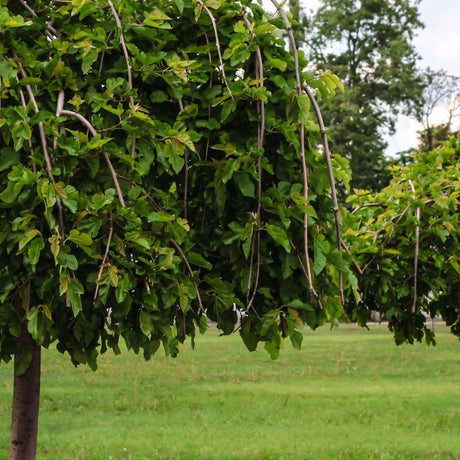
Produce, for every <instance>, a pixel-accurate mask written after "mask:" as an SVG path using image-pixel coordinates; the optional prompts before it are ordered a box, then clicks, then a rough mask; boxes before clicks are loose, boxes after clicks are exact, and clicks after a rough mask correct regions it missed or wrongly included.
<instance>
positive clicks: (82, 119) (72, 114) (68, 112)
mask: <svg viewBox="0 0 460 460" xmlns="http://www.w3.org/2000/svg"><path fill="white" fill-rule="evenodd" d="M61 116H63V117H65V116H67V117H74V118H76V119H77V120H79V121H80V122H81V123H82V124H83V125H85V126H86V127H87V128H88V131H89V132H90V133H91V135H92V136H95V135H96V134H97V131H96V129H95V128H94V126H93V125H92V124H91V123H90V122H89V121H88V120H87V119H86V118H85V117H84V116H83V115H81V114H79V113H77V112H73V111H72V110H61ZM102 156H103V157H104V160H105V162H106V163H107V166H108V167H109V170H110V174H111V175H112V180H113V183H114V185H115V189H116V191H117V195H118V200H119V201H120V205H121V207H122V208H125V207H126V205H125V199H124V198H123V193H122V191H121V188H120V183H119V182H118V177H117V173H116V171H115V169H114V167H113V165H112V162H111V161H110V158H109V156H108V155H107V153H106V152H104V151H102Z"/></svg>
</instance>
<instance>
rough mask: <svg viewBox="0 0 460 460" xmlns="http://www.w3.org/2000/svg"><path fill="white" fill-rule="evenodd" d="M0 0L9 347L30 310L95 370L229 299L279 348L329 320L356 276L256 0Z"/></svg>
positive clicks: (284, 61)
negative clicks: (102, 360) (103, 359)
mask: <svg viewBox="0 0 460 460" xmlns="http://www.w3.org/2000/svg"><path fill="white" fill-rule="evenodd" d="M0 5H2V6H1V7H0V33H1V35H0V55H1V61H0V69H1V76H2V79H1V89H0V97H1V99H0V101H1V112H0V130H1V136H2V139H3V146H2V148H1V149H0V183H1V193H0V200H1V201H0V242H1V245H0V259H1V268H0V358H1V359H2V360H9V359H10V358H11V356H12V355H13V354H14V353H15V352H17V351H18V348H17V347H18V345H17V343H18V342H17V337H18V336H19V334H20V332H21V328H22V327H23V326H24V325H26V326H27V329H28V331H29V332H30V333H31V334H32V336H33V338H34V339H35V341H36V342H37V343H38V344H40V345H43V346H44V347H47V346H48V345H49V344H50V343H52V342H56V343H57V348H58V350H60V351H61V352H68V353H69V355H70V357H71V359H72V362H73V363H74V364H78V363H88V364H89V365H90V366H91V367H92V368H95V367H96V358H97V355H98V354H99V353H101V352H104V351H106V350H107V349H108V348H111V349H113V350H114V351H115V352H116V353H118V352H119V347H118V342H119V338H120V337H123V338H124V340H125V341H126V344H127V346H128V348H130V349H133V350H134V351H135V352H139V351H143V353H144V356H145V357H146V358H147V359H148V358H149V357H150V356H151V355H152V354H153V353H154V352H155V351H156V350H157V349H158V348H159V346H160V345H161V343H162V344H163V346H164V349H165V351H166V353H168V354H171V355H175V354H176V353H177V351H178V344H179V343H180V342H182V341H183V340H185V338H186V337H187V336H191V337H192V340H193V338H194V336H195V329H196V327H198V328H199V330H200V331H204V330H205V329H206V325H207V321H208V319H211V320H214V321H216V322H217V325H218V327H219V328H220V329H221V330H222V331H223V333H225V334H227V333H230V332H232V331H234V330H235V328H237V327H238V323H237V320H238V314H237V313H238V312H237V310H239V311H240V312H239V313H240V315H241V316H242V318H241V323H240V324H239V331H240V334H241V336H242V338H243V340H244V342H245V343H246V345H247V347H248V348H249V349H250V350H253V349H255V348H256V346H257V343H258V342H260V341H262V342H265V348H266V349H267V350H268V351H269V353H270V354H271V356H272V357H276V356H277V355H278V353H279V349H280V346H281V343H282V339H283V337H290V338H291V341H292V343H293V344H294V346H296V347H299V346H300V342H301V339H302V335H301V333H300V328H301V326H302V325H303V324H304V323H307V324H308V325H309V326H311V327H313V328H314V327H317V326H318V325H320V324H322V323H324V322H325V321H326V320H330V321H333V322H337V321H338V318H339V317H340V316H341V315H342V304H341V295H340V285H341V284H343V286H344V289H346V288H347V286H349V285H350V284H351V285H355V281H356V280H355V278H354V276H353V275H351V273H350V272H349V271H348V268H347V267H348V264H347V263H346V261H345V260H344V258H343V253H342V252H341V251H340V244H339V243H338V240H337V238H338V237H337V228H336V223H335V222H336V220H337V218H338V214H339V212H338V211H339V210H338V209H336V210H335V216H334V211H333V207H334V206H333V196H332V195H331V182H330V176H331V169H330V168H329V169H328V167H327V163H326V160H325V158H324V156H323V154H322V153H320V152H319V151H317V150H316V149H314V148H312V147H311V146H315V145H317V144H318V141H319V139H320V134H321V133H320V132H319V128H318V125H317V123H316V121H315V119H314V116H313V111H312V110H311V109H310V99H309V98H308V96H307V95H306V94H305V93H304V92H303V91H302V90H301V89H300V85H299V78H296V71H297V70H298V69H302V68H303V67H305V65H306V61H305V59H304V57H303V55H302V53H299V55H298V56H294V55H293V54H292V53H289V52H288V51H287V49H286V46H285V41H284V36H283V33H282V29H283V28H284V27H285V22H284V21H283V20H282V19H280V18H272V19H270V20H269V21H266V19H265V17H264V11H263V10H262V8H261V7H260V6H258V5H257V4H254V3H252V2H250V1H249V0H244V1H239V2H228V1H226V2H224V1H221V0H207V1H206V2H202V1H200V0H174V1H169V0H156V1H143V2H139V1H135V0H123V1H121V0H120V1H114V2H113V3H112V2H110V1H105V0H96V1H88V0H74V1H72V2H65V3H61V2H53V1H44V0H35V1H29V2H27V4H26V3H25V2H16V1H14V2H13V1H5V0H2V1H1V2H0ZM297 57H298V59H299V64H298V65H297V64H296V60H295V58H297ZM300 78H301V79H302V81H307V82H308V83H309V84H310V85H311V86H312V87H316V88H318V89H319V90H320V92H321V94H322V95H323V96H324V97H326V98H329V97H330V96H331V94H332V93H333V92H334V91H335V86H336V85H337V79H334V78H333V77H332V76H331V75H327V76H326V77H325V78H323V79H316V80H315V79H313V78H312V77H311V76H310V75H308V74H307V73H302V74H301V75H300ZM304 134H305V138H304ZM331 161H332V165H333V166H334V168H335V174H336V176H337V177H338V178H339V179H340V180H342V181H344V182H345V183H346V182H347V180H348V176H347V174H346V172H345V169H344V167H345V163H344V160H343V159H341V158H340V157H339V156H334V157H333V158H332V160H331ZM305 247H306V248H308V251H307V253H305ZM306 256H307V257H306ZM19 356H20V359H21V362H20V365H19V367H18V370H19V371H20V370H21V369H24V368H25V367H26V366H27V364H28V361H29V360H30V354H28V352H27V350H22V353H20V354H19Z"/></svg>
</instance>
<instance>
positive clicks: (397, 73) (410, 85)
mask: <svg viewBox="0 0 460 460" xmlns="http://www.w3.org/2000/svg"><path fill="white" fill-rule="evenodd" d="M418 3H419V1H412V0H403V1H385V2H381V1H378V0H362V1H357V0H324V1H323V2H322V3H321V6H320V8H319V9H318V11H316V13H314V14H313V15H312V16H311V17H310V18H309V27H308V28H307V31H308V33H307V38H306V45H307V50H308V56H309V57H310V59H311V60H312V63H313V64H314V66H316V67H317V69H318V71H320V72H321V71H324V70H326V69H327V70H332V72H334V73H335V74H337V75H338V76H339V78H340V79H341V80H342V82H343V83H344V86H345V88H346V89H345V91H344V92H343V93H339V94H338V95H337V97H336V98H335V99H334V104H333V105H331V106H330V107H329V108H327V107H325V108H324V111H325V118H326V121H327V124H328V125H329V126H330V128H329V132H330V136H331V139H332V146H333V150H334V152H336V153H340V154H341V155H343V156H345V157H346V158H348V159H349V160H350V166H351V169H352V171H353V177H352V187H357V188H367V189H371V190H378V189H380V188H381V187H382V186H384V185H386V183H387V182H388V181H389V178H390V175H389V174H388V172H387V170H386V161H385V157H384V150H385V148H386V145H387V144H386V141H385V139H384V136H385V134H393V133H394V129H395V122H396V119H397V116H398V114H399V113H411V112H413V111H415V110H416V109H418V108H419V107H420V105H421V104H422V90H423V87H424V81H423V80H424V79H423V78H422V76H421V75H420V74H419V72H418V71H417V68H416V63H417V59H418V56H417V53H416V52H415V49H414V46H413V44H412V39H413V37H414V35H415V33H416V31H417V29H419V28H420V27H422V23H421V22H420V19H419V13H418V8H417V5H418Z"/></svg>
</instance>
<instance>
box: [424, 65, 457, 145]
mask: <svg viewBox="0 0 460 460" xmlns="http://www.w3.org/2000/svg"><path fill="white" fill-rule="evenodd" d="M422 76H423V78H424V79H425V89H424V91H423V96H422V97H423V106H422V111H421V114H420V117H419V120H418V121H420V122H421V123H422V125H423V129H422V130H421V131H420V132H419V140H420V147H419V148H420V149H422V150H424V151H430V150H433V149H434V148H435V147H437V146H438V145H440V143H441V142H442V141H445V140H447V138H448V137H449V135H450V134H452V130H453V122H454V120H455V119H456V118H458V116H459V115H460V77H458V76H455V75H449V74H448V73H447V72H446V71H444V70H439V71H434V70H432V69H430V68H428V69H426V71H425V72H423V74H422ZM441 107H442V108H444V110H445V113H446V116H445V120H444V121H443V122H441V123H436V124H434V123H433V121H432V118H433V112H434V111H435V110H436V109H440V108H441Z"/></svg>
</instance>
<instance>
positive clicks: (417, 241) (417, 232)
mask: <svg viewBox="0 0 460 460" xmlns="http://www.w3.org/2000/svg"><path fill="white" fill-rule="evenodd" d="M409 185H410V188H411V190H412V193H413V194H414V196H413V199H414V200H415V199H416V198H417V197H416V195H415V187H414V184H413V183H412V180H411V179H409ZM415 217H416V218H417V226H416V227H415V251H414V300H413V302H412V313H415V311H416V309H417V296H418V293H417V290H418V286H417V282H418V258H419V251H420V206H417V209H416V211H415Z"/></svg>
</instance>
